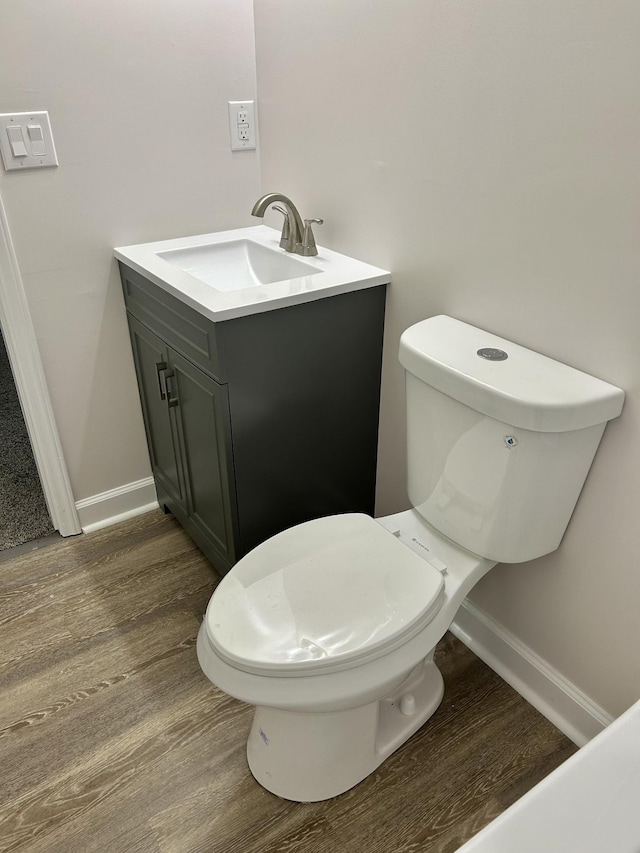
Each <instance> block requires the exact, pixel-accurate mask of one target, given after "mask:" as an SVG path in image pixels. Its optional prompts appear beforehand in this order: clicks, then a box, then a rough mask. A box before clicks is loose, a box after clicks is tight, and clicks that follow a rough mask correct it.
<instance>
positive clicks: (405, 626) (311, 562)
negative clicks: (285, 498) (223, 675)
mask: <svg viewBox="0 0 640 853" xmlns="http://www.w3.org/2000/svg"><path fill="white" fill-rule="evenodd" d="M443 594H444V581H443V578H442V575H441V574H440V572H439V571H438V570H437V569H435V568H434V567H433V566H431V565H430V564H429V563H427V562H426V561H425V560H423V559H422V558H421V557H420V556H418V554H416V553H414V552H413V551H412V550H411V549H409V548H408V547H407V546H406V545H404V544H403V543H402V542H400V541H399V540H398V539H397V538H396V537H395V536H394V535H393V534H392V533H390V532H389V531H388V530H385V529H384V528H383V527H381V526H380V525H379V524H378V523H377V522H375V521H374V520H373V519H372V518H370V517H369V516H367V515H363V514H360V513H349V514H346V515H337V516H330V517H328V518H321V519H317V520H315V521H309V522H306V523H305V524H300V525H297V526H296V527H292V528H291V529H289V530H285V531H284V532H283V533H279V534H278V535H277V536H274V537H272V538H271V539H269V540H267V541H266V542H264V543H263V544H262V545H259V546H258V547H257V548H255V549H254V550H253V551H251V552H250V553H249V554H247V556H246V557H244V558H243V559H242V560H240V561H239V562H238V563H237V564H236V565H235V567H234V568H233V569H232V570H231V571H230V572H229V573H228V574H227V575H225V577H224V578H223V579H222V581H221V582H220V584H219V585H218V587H217V589H216V591H215V593H214V595H213V597H212V598H211V601H210V602H209V607H208V608H207V614H206V617H205V625H206V631H207V634H208V636H209V640H210V642H211V644H212V645H213V647H214V649H215V650H216V651H217V653H218V654H219V656H220V657H222V658H223V659H224V660H226V661H227V662H228V663H230V664H231V665H232V666H234V667H236V668H237V669H242V670H244V671H246V672H253V673H256V674H260V675H278V676H286V675H292V676H293V675H315V674H319V673H325V672H328V671H331V670H338V669H346V668H348V667H351V666H356V665H358V664H360V663H364V662H365V661H367V660H373V659H374V658H377V657H380V656H382V655H383V654H387V653H388V652H390V651H392V650H393V649H394V648H396V647H398V646H400V645H402V644H403V643H405V642H407V641H408V640H409V639H410V638H411V637H412V636H414V635H415V634H417V633H418V632H419V631H421V630H422V628H424V626H425V625H427V624H428V623H429V622H430V621H431V619H432V618H433V617H434V615H435V614H436V613H437V611H438V610H439V609H440V605H441V602H442V598H443Z"/></svg>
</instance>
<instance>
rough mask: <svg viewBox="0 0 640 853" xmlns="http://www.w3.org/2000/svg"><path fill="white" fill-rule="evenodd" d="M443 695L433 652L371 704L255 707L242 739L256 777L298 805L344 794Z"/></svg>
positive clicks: (404, 737)
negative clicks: (322, 708) (308, 709)
mask: <svg viewBox="0 0 640 853" xmlns="http://www.w3.org/2000/svg"><path fill="white" fill-rule="evenodd" d="M443 693H444V682H443V680H442V675H441V674H440V670H439V669H438V667H437V666H436V665H435V663H434V662H433V655H432V654H431V655H430V656H429V657H428V658H427V659H426V660H425V661H423V662H422V663H420V664H419V665H418V666H417V667H416V668H415V669H414V670H413V671H412V672H411V673H410V674H409V676H408V677H407V678H406V679H405V680H404V681H403V683H402V684H401V685H400V686H399V687H398V688H397V690H394V692H393V694H390V695H388V696H385V697H384V698H383V699H380V700H378V701H376V702H370V703H368V704H367V705H362V706H360V707H357V708H350V709H348V710H345V711H335V712H329V713H308V714H307V713H302V712H299V711H283V710H278V709H276V708H265V707H257V708H256V710H255V714H254V718H253V725H252V727H251V732H250V734H249V740H248V742H247V760H248V762H249V768H250V770H251V772H252V773H253V775H254V777H255V779H256V780H257V781H258V782H259V783H260V784H261V785H262V786H263V787H264V788H266V789H267V790H268V791H271V793H273V794H277V795H278V796H279V797H283V798H284V799H287V800H294V801H296V802H301V803H309V802H316V801H318V800H326V799H329V798H330V797H335V796H337V795H338V794H342V793H344V791H347V790H348V789H349V788H352V787H353V786H354V785H357V784H358V782H361V781H362V780H363V779H365V778H366V777H367V776H368V775H369V774H370V773H372V772H373V771H374V770H375V769H376V767H378V766H379V765H380V764H382V762H383V761H384V760H385V758H387V757H388V756H389V755H391V753H392V752H394V751H395V750H396V749H398V747H400V746H401V745H402V744H403V743H404V742H405V741H406V740H407V739H408V738H410V737H411V735H412V734H413V733H414V732H416V731H417V730H418V729H419V728H420V726H421V725H422V724H423V723H424V722H425V721H426V720H428V719H429V717H430V716H431V715H432V714H433V713H434V711H435V710H436V709H437V707H438V705H439V704H440V702H441V700H442V695H443Z"/></svg>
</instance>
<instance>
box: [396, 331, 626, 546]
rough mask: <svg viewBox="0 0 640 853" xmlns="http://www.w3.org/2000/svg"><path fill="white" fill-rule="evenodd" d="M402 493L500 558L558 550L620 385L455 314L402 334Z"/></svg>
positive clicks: (442, 527) (438, 523)
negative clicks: (404, 405)
mask: <svg viewBox="0 0 640 853" xmlns="http://www.w3.org/2000/svg"><path fill="white" fill-rule="evenodd" d="M399 357H400V363H401V364H402V365H403V367H404V368H405V376H406V392H407V454H408V490H409V498H410V500H411V503H412V505H413V506H414V507H415V509H416V510H417V511H418V512H419V513H420V514H421V515H422V516H423V517H424V518H425V519H426V520H427V522H429V524H431V525H432V526H433V527H435V528H436V529H437V530H439V531H440V532H441V533H443V534H444V535H445V536H447V537H448V538H449V539H452V540H453V541H454V542H456V543H458V544H459V545H461V546H462V547H463V548H466V549H467V550H469V551H472V552H474V553H475V554H478V555H480V556H482V557H486V558H488V559H491V560H495V561H496V562H506V563H519V562H523V561H524V560H531V559H533V558H534V557H539V556H541V555H542V554H547V553H549V552H550V551H554V550H555V549H556V548H557V547H558V545H559V544H560V540H561V539H562V536H563V534H564V531H565V529H566V527H567V525H568V523H569V519H570V518H571V513H572V512H573V509H574V507H575V504H576V502H577V500H578V496H579V494H580V491H581V489H582V486H583V484H584V481H585V479H586V476H587V473H588V471H589V467H590V466H591V462H592V461H593V458H594V456H595V453H596V450H597V447H598V444H599V442H600V439H601V437H602V433H603V432H604V428H605V426H606V423H607V421H609V420H611V419H612V418H615V417H617V416H618V415H619V414H620V412H621V411H622V405H623V402H624V392H623V391H622V390H621V389H620V388H616V387H615V386H614V385H610V384H609V383H607V382H603V381H602V380H600V379H596V378H595V377H593V376H590V375H588V374H586V373H583V372H582V371H580V370H575V369H574V368H572V367H569V366H567V365H565V364H562V363H560V362H558V361H554V360H553V359H551V358H547V357H546V356H544V355H541V354H540V353H537V352H533V351H532V350H529V349H526V348H525V347H522V346H519V345H518V344H514V343H511V342H510V341H507V340H504V339H503V338H499V337H497V336H496V335H493V334H490V333H488V332H484V331H482V330H481V329H477V328H475V327H474V326H470V325H468V324H467V323H462V322H461V321H459V320H454V319H453V318H452V317H446V316H438V317H431V318H429V319H428V320H423V321H422V322H420V323H417V324H416V325H414V326H411V327H410V328H409V329H407V330H406V331H405V332H404V333H403V335H402V337H401V339H400V356H399Z"/></svg>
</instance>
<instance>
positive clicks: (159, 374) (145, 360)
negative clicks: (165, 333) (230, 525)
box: [129, 315, 187, 511]
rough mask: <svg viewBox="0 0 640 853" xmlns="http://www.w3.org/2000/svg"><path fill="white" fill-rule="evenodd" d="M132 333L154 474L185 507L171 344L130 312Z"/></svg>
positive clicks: (166, 489) (164, 488) (176, 500)
mask: <svg viewBox="0 0 640 853" xmlns="http://www.w3.org/2000/svg"><path fill="white" fill-rule="evenodd" d="M129 333H130V335H131V345H132V349H133V359H134V362H135V365H136V373H137V375H138V390H139V392H140V401H141V403H142V414H143V417H144V425H145V429H146V433H147V443H148V446H149V456H150V458H151V467H152V469H153V476H154V478H155V480H156V482H157V483H158V485H159V486H160V487H161V489H163V490H164V491H165V492H166V493H167V494H168V495H169V496H170V497H171V498H172V499H173V500H174V501H175V502H176V503H177V504H178V506H180V507H182V508H183V509H185V511H186V506H187V501H186V490H185V479H184V472H183V468H182V464H181V460H180V446H179V443H178V438H177V434H176V431H175V430H172V429H171V413H170V410H169V406H168V400H167V391H166V374H167V372H168V370H169V353H168V347H167V346H166V344H165V343H164V342H163V341H162V340H161V339H160V338H159V337H158V336H157V335H154V334H153V332H151V331H149V329H147V327H146V326H143V325H142V323H139V322H138V321H137V320H136V319H135V318H134V317H132V316H131V315H129Z"/></svg>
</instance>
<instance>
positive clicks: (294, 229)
mask: <svg viewBox="0 0 640 853" xmlns="http://www.w3.org/2000/svg"><path fill="white" fill-rule="evenodd" d="M272 204H273V205H274V207H275V209H276V210H278V211H280V213H283V214H284V225H283V226H282V236H281V237H280V246H281V247H282V248H283V249H284V250H285V252H295V254H297V255H305V256H307V257H308V256H311V255H317V254H318V249H317V248H316V241H315V240H314V237H313V231H312V230H311V223H312V222H317V223H319V224H320V225H321V224H322V222H323V220H322V219H305V221H304V225H303V224H302V219H301V218H300V214H299V213H298V209H297V207H296V206H295V204H294V203H293V202H292V201H291V199H289V198H287V196H286V195H282V193H267V194H266V195H263V196H262V198H259V199H258V201H257V202H256V203H255V204H254V205H253V210H252V211H251V215H252V216H260V217H262V216H264V215H265V213H266V210H267V208H268V207H269V206H270V205H272ZM279 205H282V207H280V206H279Z"/></svg>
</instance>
